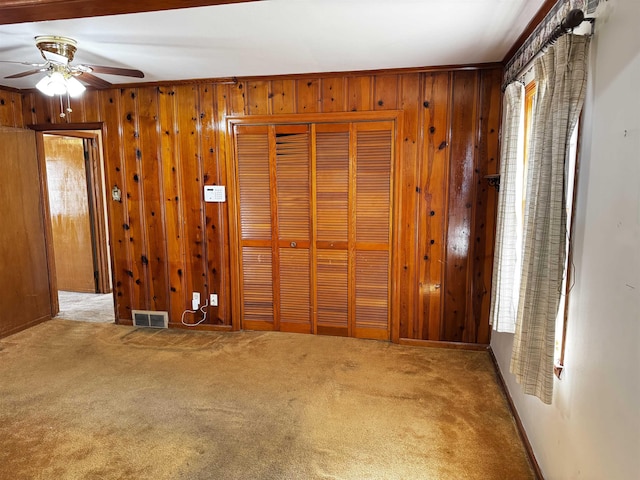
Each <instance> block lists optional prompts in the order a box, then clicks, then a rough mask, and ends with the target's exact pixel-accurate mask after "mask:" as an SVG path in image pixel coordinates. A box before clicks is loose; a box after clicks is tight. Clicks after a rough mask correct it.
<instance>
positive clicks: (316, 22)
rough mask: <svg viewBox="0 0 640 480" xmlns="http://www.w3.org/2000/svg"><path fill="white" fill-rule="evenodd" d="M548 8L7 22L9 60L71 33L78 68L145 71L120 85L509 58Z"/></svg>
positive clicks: (218, 12) (321, 5)
mask: <svg viewBox="0 0 640 480" xmlns="http://www.w3.org/2000/svg"><path fill="white" fill-rule="evenodd" d="M105 1H106V0H105ZM543 3H544V0H267V1H259V2H250V3H238V4H229V5H219V6H210V7H198V8H188V9H180V10H167V11H162V12H149V13H136V14H129V15H114V16H106V17H95V18H78V19H70V20H55V21H48V22H37V23H22V24H12V25H0V60H16V61H27V62H34V63H35V62H40V61H41V57H40V53H39V52H38V50H37V49H36V47H35V44H34V41H33V37H35V36H36V35H61V36H67V37H72V38H74V39H76V40H77V41H78V52H77V53H76V58H75V60H74V62H73V63H74V64H79V63H87V64H97V65H106V66H115V67H126V68H136V69H139V70H142V71H143V72H144V73H145V78H144V79H132V78H129V77H118V76H112V75H99V76H100V77H102V78H104V79H105V80H107V81H109V82H112V83H133V82H134V81H135V82H156V81H164V80H183V79H196V78H216V77H231V76H255V75H278V74H290V73H311V72H336V71H351V70H370V69H386V68H401V67H420V66H437V65H459V64H474V63H485V62H499V61H501V60H502V59H503V57H504V55H505V54H506V53H507V51H508V50H509V49H510V48H511V46H512V45H513V43H514V42H515V41H516V39H517V38H518V36H519V35H520V34H521V33H522V31H523V30H524V29H525V27H526V26H527V24H528V23H529V21H530V20H531V18H532V17H533V16H534V15H535V13H536V12H537V11H538V9H539V8H540V7H541V6H542V4H543ZM1 14H2V11H1V8H0V15H1ZM27 69H29V67H26V66H22V65H14V64H7V63H0V85H5V86H9V87H14V88H31V87H33V85H34V84H35V83H36V82H37V80H38V79H39V77H40V76H41V75H32V76H29V77H24V78H21V79H14V80H12V79H4V77H5V76H7V75H12V74H15V73H18V72H21V71H23V70H27Z"/></svg>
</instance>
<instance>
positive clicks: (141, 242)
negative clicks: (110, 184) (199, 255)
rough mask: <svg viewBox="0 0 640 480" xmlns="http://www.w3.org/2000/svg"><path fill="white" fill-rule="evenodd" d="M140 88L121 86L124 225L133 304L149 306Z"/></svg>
mask: <svg viewBox="0 0 640 480" xmlns="http://www.w3.org/2000/svg"><path fill="white" fill-rule="evenodd" d="M137 95H138V92H137V89H134V88H132V89H123V90H120V96H121V99H122V100H121V102H122V111H121V118H122V120H121V122H122V142H123V152H124V158H123V160H124V166H125V171H126V172H127V173H126V174H127V178H126V180H127V190H126V197H127V217H128V218H127V221H126V224H125V225H126V226H125V229H126V230H127V237H128V241H129V249H130V255H131V257H130V258H131V261H130V265H129V271H130V272H132V278H133V284H132V285H131V289H132V290H131V304H132V305H133V308H141V309H142V310H148V309H149V291H148V288H147V284H148V278H149V274H148V262H146V260H145V259H146V258H147V251H146V245H145V244H146V238H145V233H146V225H145V218H144V214H143V212H144V189H143V185H142V168H141V167H142V164H141V158H142V154H141V151H140V144H139V137H140V133H139V128H138V101H137Z"/></svg>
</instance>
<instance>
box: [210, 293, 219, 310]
mask: <svg viewBox="0 0 640 480" xmlns="http://www.w3.org/2000/svg"><path fill="white" fill-rule="evenodd" d="M209 305H210V306H212V307H217V306H218V294H217V293H212V294H211V295H209Z"/></svg>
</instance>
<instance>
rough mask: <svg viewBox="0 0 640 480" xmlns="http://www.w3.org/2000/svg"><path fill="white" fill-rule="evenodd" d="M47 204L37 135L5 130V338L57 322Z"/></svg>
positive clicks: (0, 138) (1, 320)
mask: <svg viewBox="0 0 640 480" xmlns="http://www.w3.org/2000/svg"><path fill="white" fill-rule="evenodd" d="M3 96H4V92H0V98H2V97H3ZM0 106H2V107H3V106H4V105H0ZM0 110H1V109H0ZM0 115H2V119H3V121H4V118H5V117H4V114H3V113H2V114H0ZM41 205H42V200H41V198H40V182H39V181H38V161H37V156H36V139H35V133H34V132H32V131H28V130H24V129H20V128H8V127H4V126H0V222H1V225H2V226H1V227H0V338H1V337H4V336H6V335H10V334H12V333H15V332H18V331H20V330H22V329H24V328H27V327H30V326H32V325H35V324H36V323H39V322H42V321H44V320H48V319H49V318H51V299H50V297H49V277H48V272H47V257H46V251H45V233H44V224H43V221H42V219H43V217H42V210H41V208H42V206H41Z"/></svg>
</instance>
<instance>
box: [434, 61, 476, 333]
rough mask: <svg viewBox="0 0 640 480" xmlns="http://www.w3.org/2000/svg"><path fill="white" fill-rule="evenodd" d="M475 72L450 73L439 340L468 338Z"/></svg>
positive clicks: (474, 131)
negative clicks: (449, 156) (444, 239)
mask: <svg viewBox="0 0 640 480" xmlns="http://www.w3.org/2000/svg"><path fill="white" fill-rule="evenodd" d="M477 76H478V75H477V72H475V71H460V72H454V73H453V82H452V105H451V147H450V148H451V164H450V171H449V195H448V202H449V204H448V211H447V219H448V225H447V234H446V235H447V237H446V238H447V240H446V267H445V288H446V293H445V301H444V319H445V322H444V329H443V332H441V340H446V341H464V339H465V338H467V337H468V332H465V329H466V328H467V322H466V320H467V309H468V307H469V306H468V305H467V297H468V290H467V289H468V279H467V272H468V268H469V261H470V259H469V252H470V245H469V243H470V235H471V228H472V218H473V194H474V181H473V179H474V172H473V169H474V162H475V156H476V152H475V150H476V148H475V147H476V145H475V139H476V135H475V133H476V113H477V112H476V110H477V102H476V98H477V97H476V95H477Z"/></svg>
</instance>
